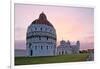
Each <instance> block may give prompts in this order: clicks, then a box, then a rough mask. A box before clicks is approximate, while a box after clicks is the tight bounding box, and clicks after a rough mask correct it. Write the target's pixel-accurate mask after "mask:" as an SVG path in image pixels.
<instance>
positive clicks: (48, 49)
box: [26, 12, 80, 57]
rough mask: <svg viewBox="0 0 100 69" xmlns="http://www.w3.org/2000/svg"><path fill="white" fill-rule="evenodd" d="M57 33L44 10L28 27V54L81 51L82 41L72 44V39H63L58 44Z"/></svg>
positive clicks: (42, 54) (56, 53) (40, 54)
mask: <svg viewBox="0 0 100 69" xmlns="http://www.w3.org/2000/svg"><path fill="white" fill-rule="evenodd" d="M56 43H57V35H56V30H55V28H54V26H53V25H52V24H51V23H50V22H49V21H48V19H47V17H46V15H45V14H44V13H43V12H42V13H41V14H40V15H39V18H38V19H36V20H34V21H33V22H32V23H31V24H30V25H29V26H28V28H27V33H26V51H27V56H29V57H31V56H55V55H64V54H73V53H79V47H80V42H79V41H77V42H76V45H71V44H70V41H67V42H66V41H64V40H62V41H61V42H60V45H59V46H57V44H56Z"/></svg>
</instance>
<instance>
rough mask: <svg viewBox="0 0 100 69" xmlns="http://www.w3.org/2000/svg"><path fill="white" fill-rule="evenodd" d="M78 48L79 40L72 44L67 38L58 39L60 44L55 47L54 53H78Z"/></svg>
mask: <svg viewBox="0 0 100 69" xmlns="http://www.w3.org/2000/svg"><path fill="white" fill-rule="evenodd" d="M79 48H80V42H79V41H77V42H76V44H75V45H72V44H71V43H70V41H69V40H68V41H67V42H66V41H64V40H62V41H60V45H59V46H58V47H57V51H56V55H65V54H78V53H79Z"/></svg>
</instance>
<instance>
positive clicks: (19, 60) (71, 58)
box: [15, 53, 88, 65]
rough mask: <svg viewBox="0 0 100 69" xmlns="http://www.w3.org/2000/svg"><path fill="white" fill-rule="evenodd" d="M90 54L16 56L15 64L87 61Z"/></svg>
mask: <svg viewBox="0 0 100 69" xmlns="http://www.w3.org/2000/svg"><path fill="white" fill-rule="evenodd" d="M87 56H88V54H87V53H84V54H72V55H59V56H45V57H15V65H29V64H46V63H62V62H80V61H86V59H87Z"/></svg>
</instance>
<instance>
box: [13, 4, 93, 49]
mask: <svg viewBox="0 0 100 69" xmlns="http://www.w3.org/2000/svg"><path fill="white" fill-rule="evenodd" d="M42 12H44V13H45V14H46V16H47V19H48V21H50V23H51V24H52V25H53V26H54V28H55V29H56V33H57V45H59V42H60V41H61V40H65V41H67V40H69V41H71V43H72V44H75V42H76V41H77V40H79V41H80V43H81V47H80V48H81V49H89V48H91V49H92V48H94V9H93V8H88V7H71V6H49V5H32V4H15V5H14V22H15V28H14V30H15V49H26V45H25V43H26V31H27V28H28V26H29V25H30V24H31V23H32V21H34V20H35V19H38V17H39V15H40V13H42Z"/></svg>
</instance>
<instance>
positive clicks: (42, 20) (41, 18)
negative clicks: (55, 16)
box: [32, 12, 53, 27]
mask: <svg viewBox="0 0 100 69" xmlns="http://www.w3.org/2000/svg"><path fill="white" fill-rule="evenodd" d="M32 24H45V25H48V26H51V27H53V25H52V24H51V23H50V22H49V21H48V20H47V17H46V15H45V14H44V13H43V12H42V13H41V14H40V16H39V18H38V19H36V20H34V21H33V22H32Z"/></svg>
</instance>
